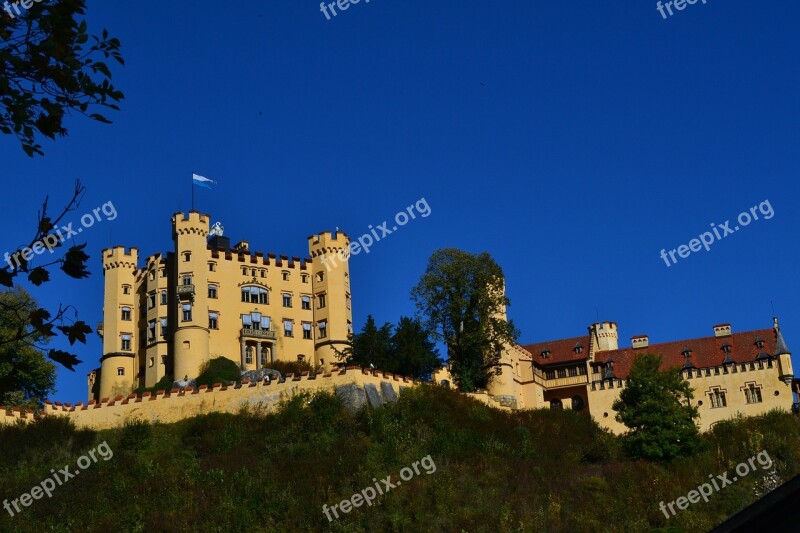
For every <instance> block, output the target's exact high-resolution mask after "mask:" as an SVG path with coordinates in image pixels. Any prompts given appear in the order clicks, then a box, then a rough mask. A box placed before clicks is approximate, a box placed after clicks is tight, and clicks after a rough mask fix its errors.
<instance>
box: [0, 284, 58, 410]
mask: <svg viewBox="0 0 800 533" xmlns="http://www.w3.org/2000/svg"><path fill="white" fill-rule="evenodd" d="M36 309H37V306H36V302H35V301H34V300H33V298H31V296H30V295H29V294H28V293H27V292H25V291H24V290H23V289H20V288H16V289H12V290H9V291H4V292H0V338H7V339H10V338H14V337H15V336H17V328H20V327H23V328H24V318H21V317H26V316H28V315H30V314H31V313H34V312H35V310H36ZM30 333H31V334H30V337H29V342H26V340H23V339H18V340H15V341H13V342H8V343H5V344H0V405H5V406H6V407H21V408H25V409H38V408H39V407H40V406H41V405H42V404H43V402H44V400H45V399H47V397H48V396H49V395H50V394H52V393H53V392H54V391H55V385H56V367H55V365H53V364H52V363H51V362H50V361H48V360H47V359H46V358H45V356H44V353H43V352H42V350H40V349H38V348H37V347H36V343H37V342H38V343H39V344H45V343H46V342H47V338H46V337H43V336H42V335H41V334H37V333H36V332H34V331H31V332H30Z"/></svg>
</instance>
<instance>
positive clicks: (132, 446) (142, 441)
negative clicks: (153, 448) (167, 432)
mask: <svg viewBox="0 0 800 533" xmlns="http://www.w3.org/2000/svg"><path fill="white" fill-rule="evenodd" d="M152 438H153V428H152V427H150V424H149V423H148V422H147V421H145V420H133V421H129V422H126V423H125V426H124V427H123V428H122V436H121V438H120V442H119V445H120V447H122V449H124V450H142V449H145V448H147V447H148V446H150V441H151V440H152Z"/></svg>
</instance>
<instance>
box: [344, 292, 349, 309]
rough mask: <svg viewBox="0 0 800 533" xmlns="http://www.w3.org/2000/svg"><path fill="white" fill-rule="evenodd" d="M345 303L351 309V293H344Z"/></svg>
mask: <svg viewBox="0 0 800 533" xmlns="http://www.w3.org/2000/svg"><path fill="white" fill-rule="evenodd" d="M344 303H345V306H346V307H347V308H348V309H350V294H345V295H344Z"/></svg>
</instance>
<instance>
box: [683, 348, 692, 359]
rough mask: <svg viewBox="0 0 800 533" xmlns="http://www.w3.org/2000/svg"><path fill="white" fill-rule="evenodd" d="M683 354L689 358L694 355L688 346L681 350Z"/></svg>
mask: <svg viewBox="0 0 800 533" xmlns="http://www.w3.org/2000/svg"><path fill="white" fill-rule="evenodd" d="M681 354H683V356H684V357H685V358H686V359H688V358H690V357H691V356H692V350H691V349H690V348H689V347H688V346H684V347H683V351H682V352H681Z"/></svg>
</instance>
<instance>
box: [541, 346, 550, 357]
mask: <svg viewBox="0 0 800 533" xmlns="http://www.w3.org/2000/svg"><path fill="white" fill-rule="evenodd" d="M549 358H550V349H549V348H545V349H544V350H542V359H549Z"/></svg>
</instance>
